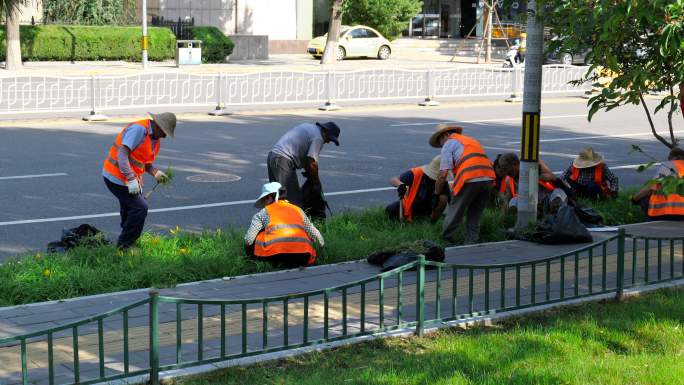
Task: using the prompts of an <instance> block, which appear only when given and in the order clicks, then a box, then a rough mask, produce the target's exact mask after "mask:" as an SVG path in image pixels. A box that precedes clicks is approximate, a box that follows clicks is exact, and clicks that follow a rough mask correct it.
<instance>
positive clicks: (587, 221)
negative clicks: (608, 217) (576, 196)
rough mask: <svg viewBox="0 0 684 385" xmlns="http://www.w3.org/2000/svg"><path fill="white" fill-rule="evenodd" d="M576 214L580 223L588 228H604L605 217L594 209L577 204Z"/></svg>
mask: <svg viewBox="0 0 684 385" xmlns="http://www.w3.org/2000/svg"><path fill="white" fill-rule="evenodd" d="M575 214H577V218H579V220H580V222H582V223H583V224H584V225H585V226H587V227H602V226H603V217H602V216H601V214H599V213H598V211H596V210H594V208H593V207H589V206H582V205H580V204H576V205H575Z"/></svg>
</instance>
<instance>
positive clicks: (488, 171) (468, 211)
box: [429, 124, 496, 244]
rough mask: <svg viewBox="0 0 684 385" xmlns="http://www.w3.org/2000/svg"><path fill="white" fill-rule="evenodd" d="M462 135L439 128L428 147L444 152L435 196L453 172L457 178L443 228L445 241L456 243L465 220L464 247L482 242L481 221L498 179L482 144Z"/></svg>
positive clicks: (451, 128)
mask: <svg viewBox="0 0 684 385" xmlns="http://www.w3.org/2000/svg"><path fill="white" fill-rule="evenodd" d="M462 131H463V128H461V127H457V126H450V125H446V124H440V125H438V126H437V130H436V131H435V133H434V134H432V136H431V137H430V141H429V143H430V145H431V146H432V147H437V148H439V147H441V148H442V159H441V162H440V167H439V168H440V172H439V177H438V178H437V182H436V183H435V191H434V194H435V195H438V196H439V195H440V194H441V192H442V190H443V189H444V186H445V184H446V183H447V182H446V178H447V174H448V173H449V171H450V170H451V172H452V174H453V176H454V182H453V186H452V190H451V194H452V195H451V200H450V202H449V207H448V209H447V214H446V218H445V219H444V224H443V226H442V238H444V239H445V240H446V241H448V242H451V243H454V238H453V234H454V232H455V231H456V229H457V228H458V226H459V225H460V224H461V221H462V220H463V217H464V216H466V228H465V230H466V231H465V244H472V243H475V242H477V241H478V240H479V238H480V218H481V217H482V212H483V211H484V209H485V206H486V205H487V202H488V200H489V197H490V194H491V192H492V188H493V186H494V180H495V179H496V175H495V174H494V168H493V167H492V162H491V161H490V160H489V158H487V154H486V153H485V151H484V149H483V148H482V145H481V144H480V142H478V141H477V140H475V139H473V138H471V137H469V136H465V135H462V134H461V132H462ZM438 199H443V198H441V197H440V198H438Z"/></svg>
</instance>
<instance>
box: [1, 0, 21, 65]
mask: <svg viewBox="0 0 684 385" xmlns="http://www.w3.org/2000/svg"><path fill="white" fill-rule="evenodd" d="M6 16H7V22H6V23H5V26H6V32H5V36H6V41H5V42H6V45H7V54H6V58H5V69H6V70H8V71H15V70H18V69H21V66H22V65H21V45H20V44H19V19H20V11H19V8H18V7H7V8H6Z"/></svg>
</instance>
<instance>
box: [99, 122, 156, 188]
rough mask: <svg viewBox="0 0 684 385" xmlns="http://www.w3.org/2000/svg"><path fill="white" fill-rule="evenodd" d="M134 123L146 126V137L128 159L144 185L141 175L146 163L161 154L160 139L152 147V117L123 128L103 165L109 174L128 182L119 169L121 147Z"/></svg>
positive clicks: (149, 162)
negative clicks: (128, 129)
mask: <svg viewBox="0 0 684 385" xmlns="http://www.w3.org/2000/svg"><path fill="white" fill-rule="evenodd" d="M134 124H138V125H140V126H143V127H145V139H144V140H143V142H142V143H140V145H139V146H138V147H136V148H133V149H131V152H130V154H129V156H128V160H129V162H130V163H131V170H133V172H134V173H135V176H136V178H137V179H138V182H140V185H141V186H142V183H143V178H142V177H141V176H142V174H144V173H145V165H147V164H151V163H154V160H155V159H156V158H157V154H159V140H157V143H156V144H155V145H154V148H152V130H151V129H150V119H143V120H139V121H137V122H133V123H131V124H129V125H128V126H126V127H125V128H124V129H123V130H121V132H120V133H119V135H118V136H117V137H116V140H115V141H114V144H113V145H112V147H110V149H109V156H108V157H107V158H106V159H105V161H104V165H103V166H102V167H103V169H104V170H105V171H107V172H108V173H109V175H112V176H114V177H116V178H117V179H119V180H120V181H121V182H123V183H126V176H125V175H124V174H123V173H121V170H120V169H119V149H120V148H121V146H122V144H121V141H122V140H123V136H124V133H125V132H126V129H127V128H128V127H130V126H132V125H134Z"/></svg>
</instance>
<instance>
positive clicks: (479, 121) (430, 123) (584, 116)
mask: <svg viewBox="0 0 684 385" xmlns="http://www.w3.org/2000/svg"><path fill="white" fill-rule="evenodd" d="M580 117H583V118H586V117H587V114H581V115H555V116H542V120H546V119H565V118H580ZM515 121H518V122H522V116H517V117H515V118H500V119H479V120H459V121H447V122H439V121H434V122H420V123H398V124H390V127H408V126H429V125H432V124H439V123H495V122H515Z"/></svg>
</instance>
